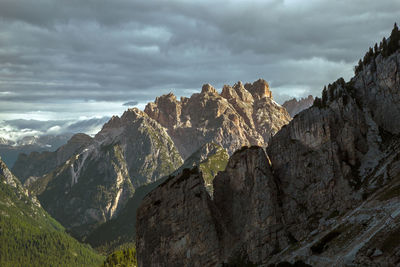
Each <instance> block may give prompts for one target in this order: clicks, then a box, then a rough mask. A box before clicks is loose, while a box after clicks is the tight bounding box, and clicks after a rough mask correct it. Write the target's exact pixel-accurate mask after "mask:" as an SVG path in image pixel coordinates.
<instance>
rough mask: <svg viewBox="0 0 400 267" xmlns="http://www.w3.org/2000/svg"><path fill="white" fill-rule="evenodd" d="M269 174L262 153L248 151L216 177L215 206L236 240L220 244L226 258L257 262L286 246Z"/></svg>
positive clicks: (239, 153) (275, 189) (237, 155)
mask: <svg viewBox="0 0 400 267" xmlns="http://www.w3.org/2000/svg"><path fill="white" fill-rule="evenodd" d="M271 171H272V170H271V167H270V165H269V163H268V159H267V156H266V154H265V152H264V150H263V149H262V148H260V147H251V148H245V149H242V150H239V151H237V152H235V153H234V154H233V156H232V157H231V158H230V159H229V163H228V166H227V168H226V170H225V171H223V172H220V173H219V174H218V175H217V176H216V177H215V179H214V203H215V205H216V206H217V208H218V210H219V212H220V214H221V218H222V220H223V222H224V224H225V225H226V227H227V229H228V232H229V234H230V235H232V236H233V237H235V240H234V242H229V243H225V244H223V245H224V249H225V250H226V251H229V253H228V254H230V255H232V254H234V253H242V254H245V255H247V257H248V258H249V260H251V261H253V262H260V261H262V260H265V259H266V258H267V257H268V256H269V255H270V254H272V253H273V252H274V251H275V250H276V249H277V248H280V247H285V246H286V245H287V244H288V242H287V238H286V236H285V232H284V231H283V225H282V221H281V209H280V207H279V205H278V204H279V203H278V193H279V189H278V186H277V184H276V181H275V180H274V177H273V175H272V172H271Z"/></svg>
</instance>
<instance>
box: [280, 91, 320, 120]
mask: <svg viewBox="0 0 400 267" xmlns="http://www.w3.org/2000/svg"><path fill="white" fill-rule="evenodd" d="M313 103H314V97H313V96H312V95H309V96H308V97H305V98H300V99H299V100H297V99H296V98H292V99H290V100H287V101H285V103H283V104H282V106H283V107H284V108H286V110H287V111H288V112H289V114H290V116H292V117H294V116H296V114H298V113H300V112H301V111H303V110H305V109H307V108H309V107H311V106H312V105H313Z"/></svg>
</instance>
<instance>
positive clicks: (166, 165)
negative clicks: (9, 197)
mask: <svg viewBox="0 0 400 267" xmlns="http://www.w3.org/2000/svg"><path fill="white" fill-rule="evenodd" d="M181 164H182V159H181V157H180V155H179V154H178V152H177V150H176V149H175V147H174V144H173V142H172V140H171V139H170V138H169V136H168V135H167V133H166V131H165V129H164V128H163V127H161V126H160V125H159V124H158V123H157V122H156V121H154V120H153V119H151V118H149V117H148V116H147V115H146V114H145V113H143V112H142V111H140V110H138V109H129V110H128V111H126V112H125V113H124V114H123V115H122V116H121V118H119V117H113V118H111V119H110V121H109V122H108V123H106V124H105V125H104V126H103V129H102V130H101V131H100V132H99V133H98V134H97V135H96V136H95V138H94V140H93V142H91V144H89V145H88V146H86V147H85V148H84V149H83V150H82V151H81V152H80V153H78V154H75V155H73V156H71V157H70V158H69V159H68V160H67V161H66V162H65V163H64V164H62V165H61V166H59V167H58V168H56V169H55V170H54V171H52V172H50V173H48V174H46V175H44V176H43V177H41V178H39V179H37V180H36V181H34V182H33V183H31V184H30V186H29V188H30V190H31V191H32V192H34V193H36V194H37V195H38V198H39V200H40V201H41V203H42V205H43V207H44V208H45V209H46V210H47V211H48V212H49V213H50V214H51V215H52V216H54V217H55V218H56V219H57V220H59V221H61V222H62V223H63V225H64V226H65V227H67V228H68V229H69V230H70V231H72V232H73V233H74V234H75V235H76V236H79V237H81V236H84V235H86V234H88V232H89V231H90V230H91V229H93V227H94V226H95V225H96V224H98V223H102V222H105V221H107V220H109V219H111V218H113V217H115V215H116V214H118V212H119V211H120V210H121V209H122V207H123V206H124V205H125V204H126V202H127V201H128V199H129V198H130V197H131V196H132V195H133V193H134V190H135V188H137V187H139V186H141V185H144V184H146V183H149V182H153V181H155V180H157V179H159V178H161V177H163V176H165V175H168V174H169V173H171V172H172V171H174V170H175V169H176V168H178V167H179V166H180V165H181Z"/></svg>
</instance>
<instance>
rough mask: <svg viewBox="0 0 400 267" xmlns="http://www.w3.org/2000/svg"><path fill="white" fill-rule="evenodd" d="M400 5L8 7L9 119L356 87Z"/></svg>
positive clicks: (4, 92)
mask: <svg viewBox="0 0 400 267" xmlns="http://www.w3.org/2000/svg"><path fill="white" fill-rule="evenodd" d="M399 18H400V1H398V0H380V1H377V0H373V1H369V0H352V1H348V0H342V1H340V0H339V1H332V0H330V1H322V0H321V1H315V0H308V1H300V0H298V1H294V0H292V1H282V0H281V1H278V0H277V1H248V0H246V1H238V0H236V1H218V0H213V1H183V0H180V1H162V0H159V1H155V0H146V1H121V0H117V1H102V0H85V1H81V0H79V1H78V0H65V1H54V0H36V1H32V0H0V120H11V119H19V118H23V119H40V120H61V119H62V120H74V119H79V118H80V119H82V118H91V117H93V116H111V115H113V114H117V115H120V114H121V113H122V112H123V110H125V109H126V108H127V107H129V106H132V105H136V106H139V107H141V108H143V107H144V105H145V103H146V102H149V101H153V100H154V98H155V97H156V96H159V95H161V94H165V93H168V92H170V91H172V92H173V93H174V94H176V95H177V96H182V95H183V96H188V95H190V94H192V93H194V92H197V91H199V90H200V88H201V85H202V84H204V83H211V84H213V85H214V86H215V87H216V88H221V87H222V85H223V84H233V83H235V82H236V81H238V80H242V81H243V82H249V81H254V80H256V79H258V78H264V79H266V80H267V81H268V82H269V83H270V86H271V88H272V92H273V95H274V96H275V98H276V100H277V101H278V102H280V103H282V101H283V100H284V99H285V98H288V97H289V96H296V97H300V96H306V95H308V94H313V95H319V94H320V91H321V88H322V87H323V86H324V85H325V84H327V83H330V82H332V81H334V80H336V79H337V78H338V77H341V76H343V77H344V78H345V79H346V80H348V79H349V78H350V77H351V76H352V73H353V70H352V69H353V66H354V65H355V63H356V61H358V59H359V58H360V57H362V56H363V55H364V53H365V52H366V51H367V49H368V47H369V46H373V44H374V43H375V42H379V41H380V40H381V39H382V37H383V36H388V35H389V33H390V31H391V29H392V27H393V23H394V22H395V21H396V20H398V19H399Z"/></svg>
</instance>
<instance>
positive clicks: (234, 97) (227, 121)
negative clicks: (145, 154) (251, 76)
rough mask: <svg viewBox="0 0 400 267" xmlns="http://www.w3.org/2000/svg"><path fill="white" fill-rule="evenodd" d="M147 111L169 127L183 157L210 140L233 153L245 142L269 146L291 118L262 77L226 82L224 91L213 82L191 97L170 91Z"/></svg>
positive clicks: (151, 104) (146, 110)
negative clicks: (247, 82) (243, 81)
mask: <svg viewBox="0 0 400 267" xmlns="http://www.w3.org/2000/svg"><path fill="white" fill-rule="evenodd" d="M145 112H146V113H147V114H148V115H149V117H151V118H153V119H154V120H156V121H157V122H159V123H160V124H161V125H162V126H164V127H165V128H166V129H167V130H168V134H169V135H170V136H171V138H172V140H173V141H174V143H175V145H176V146H177V148H178V150H179V152H180V153H181V155H182V157H183V158H187V157H188V156H189V155H191V154H192V153H193V152H194V151H195V150H197V149H198V148H199V147H201V146H202V145H204V144H206V143H216V144H218V145H221V146H222V147H224V148H225V149H227V151H228V153H229V154H232V153H233V152H234V151H235V150H237V149H239V148H240V147H242V146H244V145H259V146H265V145H266V143H267V142H268V140H269V139H270V137H271V136H273V135H274V134H275V133H276V132H277V131H278V130H279V129H280V128H281V127H282V126H283V125H285V124H287V123H288V122H289V121H290V119H291V118H290V116H289V114H288V113H287V111H286V110H285V109H284V108H283V107H282V106H280V105H279V104H277V103H276V102H275V101H273V99H272V93H271V91H270V90H269V86H268V83H267V82H266V81H264V80H261V79H260V80H258V81H256V82H254V83H253V84H246V85H243V84H242V83H241V82H238V83H237V84H235V85H234V86H233V87H231V86H228V85H225V86H224V88H223V89H222V92H221V94H219V93H218V92H217V91H216V90H215V88H214V87H212V86H211V85H210V84H205V85H203V87H202V90H201V92H200V93H197V94H193V95H192V96H191V97H190V98H181V99H180V100H177V99H176V97H175V96H174V95H173V94H172V93H170V94H167V95H163V96H160V97H158V98H156V100H155V102H154V103H149V104H148V105H147V106H146V108H145Z"/></svg>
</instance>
